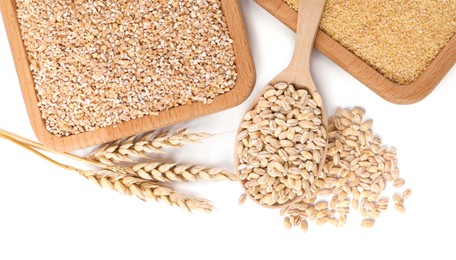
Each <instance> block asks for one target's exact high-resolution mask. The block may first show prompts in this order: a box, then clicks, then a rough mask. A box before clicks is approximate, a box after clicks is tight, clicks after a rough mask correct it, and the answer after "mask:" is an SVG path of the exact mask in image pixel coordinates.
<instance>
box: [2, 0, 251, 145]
mask: <svg viewBox="0 0 456 260" xmlns="http://www.w3.org/2000/svg"><path fill="white" fill-rule="evenodd" d="M221 3H222V10H223V12H224V14H225V17H226V19H227V25H228V29H229V31H230V36H231V38H232V39H233V41H234V43H233V46H234V51H235V55H236V67H237V73H238V78H237V80H236V85H235V86H234V88H233V89H232V90H231V91H229V92H227V93H225V94H222V95H219V96H217V97H215V98H214V100H213V102H212V103H210V104H203V103H201V102H196V103H192V104H188V105H183V106H179V107H175V108H172V109H169V110H166V111H163V112H160V113H159V115H157V116H145V117H142V118H139V119H135V120H131V121H127V122H124V123H121V124H117V125H115V126H109V127H105V128H101V129H98V130H95V131H91V132H85V133H81V134H77V135H70V136H68V137H58V136H55V135H53V134H51V133H50V132H48V131H47V130H46V128H45V123H44V121H43V119H42V117H41V111H40V110H39V108H38V99H37V93H36V90H35V85H34V81H33V76H32V73H31V71H30V66H29V60H28V55H27V51H26V49H25V46H24V42H23V40H22V37H21V31H20V25H19V22H18V19H17V13H16V5H15V1H14V0H1V1H0V10H1V13H2V17H3V22H4V24H5V27H6V32H7V35H8V40H9V43H10V47H11V52H12V55H13V59H14V63H15V66H16V71H17V74H18V78H19V83H20V85H21V90H22V94H23V97H24V102H25V105H26V107H27V113H28V115H29V119H30V122H31V125H32V127H33V130H34V132H35V134H36V136H37V138H38V139H39V141H40V142H41V143H43V144H44V145H45V146H47V147H49V148H51V149H55V150H58V151H72V150H76V149H80V148H84V147H88V146H92V145H97V144H102V143H106V142H110V141H114V140H117V139H120V138H124V137H128V136H131V135H135V134H139V133H142V132H146V131H149V130H153V129H156V128H160V127H164V126H168V125H172V124H176V123H178V122H182V121H186V120H190V119H194V118H197V117H201V116H204V115H208V114H211V113H215V112H219V111H222V110H225V109H228V108H231V107H234V106H236V105H238V104H240V103H242V102H243V101H244V100H245V99H247V97H248V96H249V95H250V93H251V91H252V89H253V87H254V84H255V78H256V75H255V67H254V64H253V59H252V55H251V52H250V48H249V44H248V41H247V36H246V31H245V26H244V20H243V17H242V13H241V9H240V4H239V0H235V1H233V0H221Z"/></svg>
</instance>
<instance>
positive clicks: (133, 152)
mask: <svg viewBox="0 0 456 260" xmlns="http://www.w3.org/2000/svg"><path fill="white" fill-rule="evenodd" d="M210 136H211V134H208V133H188V132H187V129H185V128H184V129H181V130H177V131H175V132H173V133H171V132H170V131H169V130H165V131H162V132H160V131H152V132H150V133H148V134H145V135H143V134H140V135H135V136H131V137H129V138H127V139H124V140H118V141H116V142H113V143H111V144H107V145H104V146H102V147H101V148H99V149H97V150H96V151H94V152H93V153H92V154H91V155H90V156H89V158H90V159H91V160H95V161H99V162H102V163H104V164H108V165H113V164H114V163H116V162H132V161H133V160H132V159H131V158H135V157H136V158H149V156H148V154H151V153H163V151H162V149H167V148H179V147H182V146H184V145H185V144H188V143H194V142H199V141H201V140H202V139H204V138H207V137H210Z"/></svg>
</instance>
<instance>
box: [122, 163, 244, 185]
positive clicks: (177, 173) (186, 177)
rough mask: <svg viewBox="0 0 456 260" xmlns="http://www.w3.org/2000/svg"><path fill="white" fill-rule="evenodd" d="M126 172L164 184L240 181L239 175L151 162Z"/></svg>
mask: <svg viewBox="0 0 456 260" xmlns="http://www.w3.org/2000/svg"><path fill="white" fill-rule="evenodd" d="M125 170H126V172H127V173H128V174H131V175H133V176H138V177H140V178H142V179H145V180H156V181H162V182H186V181H198V180H204V181H225V180H232V181H235V180H238V176H237V174H235V173H233V172H230V171H227V170H223V169H214V168H208V167H205V166H197V165H176V164H171V163H160V162H149V163H139V164H136V165H134V166H132V167H129V168H125Z"/></svg>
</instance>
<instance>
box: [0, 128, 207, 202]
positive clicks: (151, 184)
mask: <svg viewBox="0 0 456 260" xmlns="http://www.w3.org/2000/svg"><path fill="white" fill-rule="evenodd" d="M0 138H3V139H6V140H8V141H11V142H13V143H15V144H16V145H18V146H21V147H23V148H24V149H26V150H28V151H30V152H32V153H34V154H36V155H38V156H39V157H41V158H43V159H45V160H46V161H48V162H51V163H53V164H54V165H57V166H59V167H61V168H63V169H66V170H70V171H75V172H78V173H79V174H81V175H82V176H84V177H85V178H87V179H89V180H91V181H92V182H95V183H96V184H98V185H100V186H102V187H108V188H111V189H113V190H116V191H118V192H120V193H122V194H127V195H134V196H136V197H138V198H140V199H142V200H155V201H164V202H166V203H168V204H169V205H173V206H179V207H181V208H184V209H187V210H189V211H192V210H195V209H198V210H203V211H212V209H213V206H212V204H211V203H210V202H209V201H208V200H204V199H200V198H192V197H189V196H186V195H184V194H180V193H178V192H176V191H175V190H174V189H172V188H171V187H170V186H168V185H166V184H163V183H159V182H156V181H151V180H145V179H141V178H139V177H134V176H131V175H128V174H126V173H124V172H123V170H122V168H120V167H111V166H106V165H103V164H101V163H97V162H93V161H89V160H87V159H85V158H82V157H79V156H76V155H72V154H69V153H61V152H57V151H53V150H51V149H48V148H46V147H44V146H43V145H41V144H39V143H37V142H34V141H31V140H28V139H26V138H23V137H20V136H17V135H14V134H11V133H8V132H6V131H3V130H0ZM38 150H45V151H48V152H52V153H54V154H58V155H62V156H66V157H69V158H71V159H74V160H77V161H82V162H86V163H89V164H91V165H93V166H97V167H100V166H101V168H102V169H101V170H98V171H86V170H82V169H78V168H75V167H73V166H69V165H65V164H62V163H59V162H57V161H55V160H54V159H51V158H50V157H48V156H46V155H44V154H43V153H41V152H40V151H38Z"/></svg>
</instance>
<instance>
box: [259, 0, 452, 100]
mask: <svg viewBox="0 0 456 260" xmlns="http://www.w3.org/2000/svg"><path fill="white" fill-rule="evenodd" d="M254 1H255V2H256V3H257V4H258V5H260V6H261V7H262V8H264V9H265V10H266V11H268V12H269V13H270V14H272V15H273V16H274V17H276V18H277V19H278V20H280V21H281V22H282V23H284V24H285V25H286V26H287V27H289V28H290V29H292V30H293V31H296V23H297V12H296V11H295V10H293V9H292V8H291V7H289V6H288V5H287V4H286V3H285V2H283V1H282V0H254ZM315 47H316V48H317V49H318V50H320V51H321V52H322V53H323V54H324V55H326V56H327V57H328V58H330V59H331V60H333V61H334V62H335V63H336V64H337V65H339V66H340V67H342V68H343V69H344V70H345V71H347V72H348V73H350V74H351V75H352V76H354V77H355V78H356V79H358V80H359V81H361V82H362V83H363V84H364V85H366V86H367V87H368V88H369V89H371V90H372V91H374V92H375V93H376V94H377V95H379V96H380V97H382V98H383V99H385V100H387V101H389V102H392V103H396V104H413V103H416V102H418V101H420V100H422V99H424V98H425V97H426V96H428V95H429V94H430V93H431V92H432V91H433V90H434V89H435V87H437V85H438V83H439V82H440V81H441V80H442V79H443V77H444V76H445V75H446V74H447V72H448V71H449V70H450V69H451V68H452V67H453V65H454V63H455V62H456V35H455V36H453V37H452V38H451V40H450V42H449V43H448V44H447V45H446V46H445V47H444V48H443V49H442V50H441V51H440V52H439V54H438V55H437V56H436V58H435V59H434V60H432V61H431V63H430V64H429V66H428V67H427V68H426V70H425V71H423V72H422V74H421V75H420V77H419V78H418V79H416V80H415V81H414V82H412V83H410V84H408V85H400V84H397V83H395V82H393V81H391V80H389V79H388V78H386V77H385V76H383V75H382V74H381V73H379V72H378V71H377V70H376V69H374V68H373V67H371V66H370V65H368V64H367V63H366V62H364V61H363V60H362V59H360V58H359V57H358V56H356V55H355V54H353V53H352V52H351V51H349V50H347V49H346V48H345V47H344V46H342V45H341V44H339V43H338V42H337V41H335V40H334V39H332V38H331V37H330V36H328V35H327V34H326V33H324V32H323V31H321V30H320V31H319V32H318V34H317V38H316V40H315Z"/></svg>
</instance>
